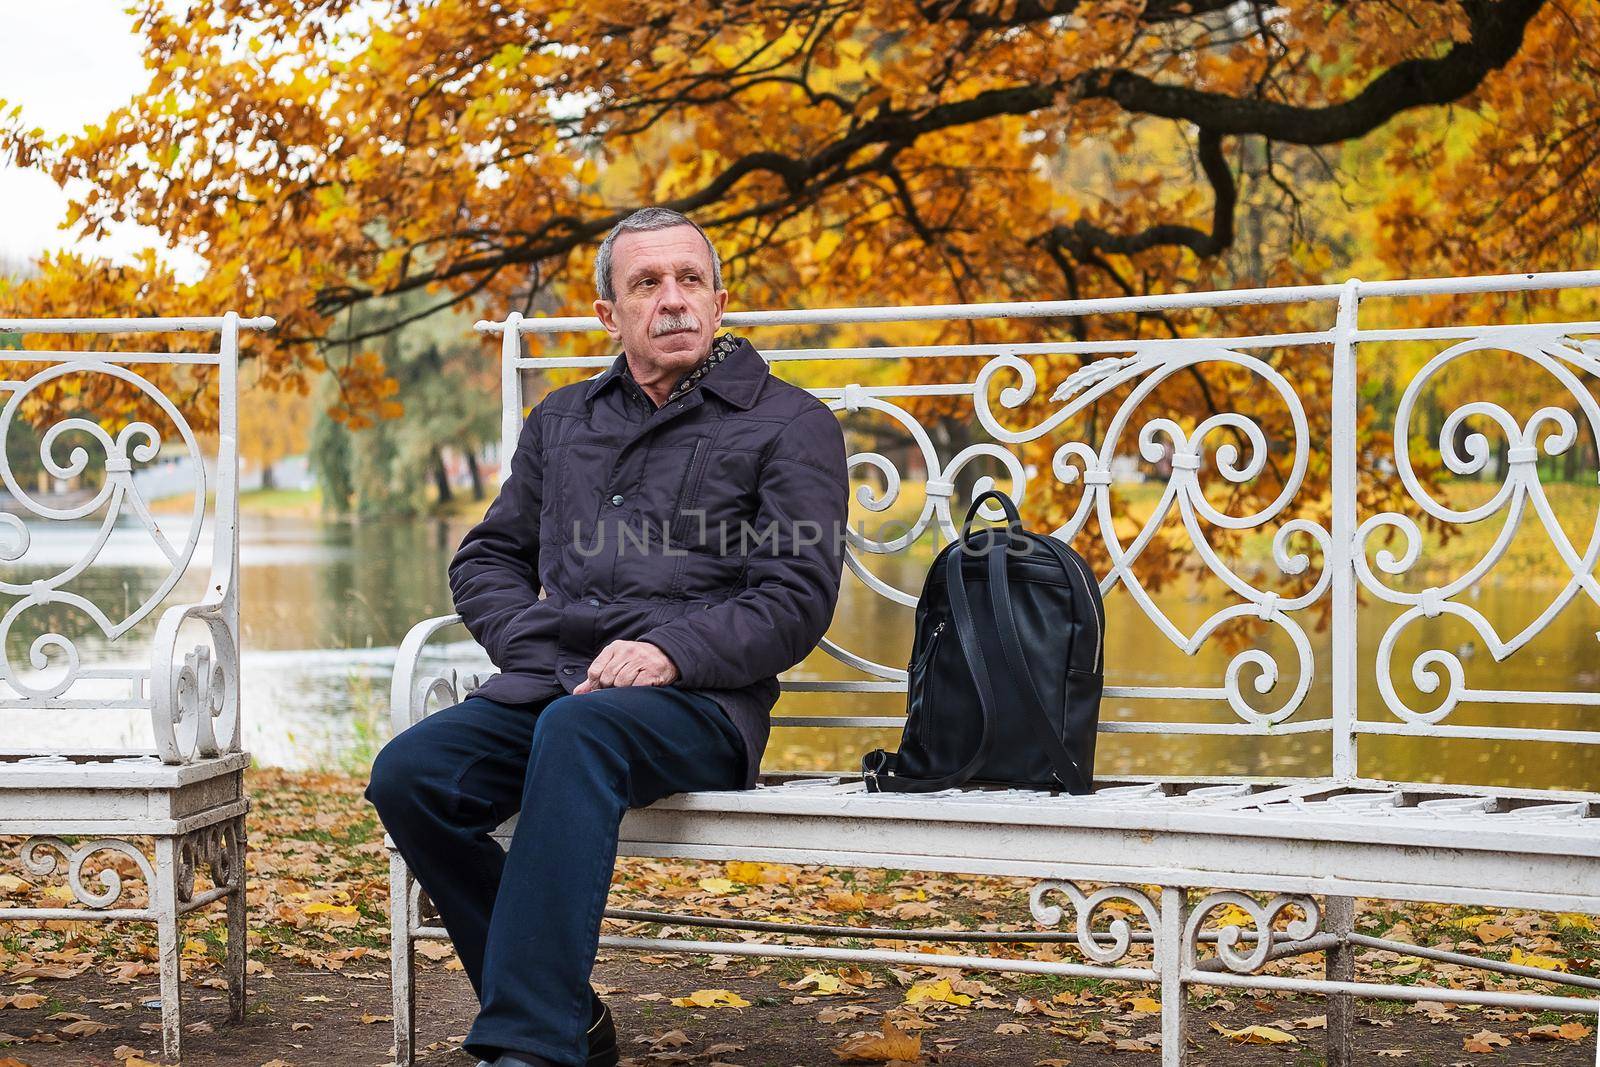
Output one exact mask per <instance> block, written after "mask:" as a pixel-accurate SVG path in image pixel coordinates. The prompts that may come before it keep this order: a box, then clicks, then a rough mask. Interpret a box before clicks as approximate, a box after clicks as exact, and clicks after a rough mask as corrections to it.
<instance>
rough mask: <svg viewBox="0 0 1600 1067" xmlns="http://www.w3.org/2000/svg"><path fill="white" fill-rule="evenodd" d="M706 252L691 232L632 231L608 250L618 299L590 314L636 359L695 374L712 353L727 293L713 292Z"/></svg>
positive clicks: (678, 229)
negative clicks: (597, 317) (694, 370)
mask: <svg viewBox="0 0 1600 1067" xmlns="http://www.w3.org/2000/svg"><path fill="white" fill-rule="evenodd" d="M713 284H714V283H713V275H712V271H711V250H710V249H709V248H707V247H706V242H705V238H703V237H701V236H700V232H699V231H698V230H696V229H695V228H694V227H692V226H673V227H671V228H669V229H665V230H630V231H628V232H626V233H624V234H622V236H620V237H618V238H617V241H616V244H614V245H612V246H611V285H612V288H613V289H614V290H615V291H616V297H617V298H616V299H615V300H596V301H595V303H594V309H595V314H597V315H598V316H600V323H601V325H603V326H604V327H605V328H606V332H607V333H609V334H610V335H611V337H612V339H613V340H617V341H620V342H622V347H623V350H624V351H625V352H627V353H628V355H629V356H631V357H633V358H634V359H640V360H644V361H645V362H647V363H650V364H652V365H654V366H656V367H659V368H661V369H662V370H663V371H683V370H688V369H689V368H690V367H693V366H694V365H695V364H696V363H699V362H700V360H701V359H702V358H704V357H705V355H706V353H707V352H710V351H711V339H712V338H713V337H715V336H716V332H717V328H718V327H719V326H721V325H722V309H723V308H724V307H726V306H727V303H728V293H727V290H725V289H722V290H719V289H715V288H714V287H713Z"/></svg>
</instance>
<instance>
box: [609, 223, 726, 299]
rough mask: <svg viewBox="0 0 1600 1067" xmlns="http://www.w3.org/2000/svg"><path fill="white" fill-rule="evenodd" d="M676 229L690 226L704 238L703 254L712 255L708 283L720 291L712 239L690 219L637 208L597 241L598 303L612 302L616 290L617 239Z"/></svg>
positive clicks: (717, 259)
mask: <svg viewBox="0 0 1600 1067" xmlns="http://www.w3.org/2000/svg"><path fill="white" fill-rule="evenodd" d="M675 226H693V227H694V228H695V232H696V233H698V234H699V235H700V236H701V237H703V238H704V239H705V242H706V251H708V252H710V253H711V283H712V287H713V290H720V289H721V288H722V257H721V256H719V255H717V247H716V245H714V244H712V243H711V238H710V237H709V236H707V234H706V231H704V230H702V229H701V228H700V224H699V223H697V222H695V221H694V220H693V219H691V218H690V217H689V216H687V215H684V214H681V213H679V212H677V211H673V210H672V209H671V208H666V207H645V208H640V209H639V210H638V211H635V212H634V213H633V214H631V215H629V216H628V217H627V218H625V219H623V220H622V221H621V222H619V223H617V224H616V226H614V227H612V229H611V232H610V233H608V234H606V239H605V240H604V241H601V242H600V251H599V252H598V253H597V254H596V255H595V257H594V287H595V291H596V292H598V293H599V294H600V299H601V300H615V299H616V298H617V288H616V286H615V285H613V284H612V278H611V249H612V246H613V245H615V244H616V243H617V238H618V237H620V236H621V235H622V234H625V233H629V232H639V231H642V230H670V229H672V228H673V227H675Z"/></svg>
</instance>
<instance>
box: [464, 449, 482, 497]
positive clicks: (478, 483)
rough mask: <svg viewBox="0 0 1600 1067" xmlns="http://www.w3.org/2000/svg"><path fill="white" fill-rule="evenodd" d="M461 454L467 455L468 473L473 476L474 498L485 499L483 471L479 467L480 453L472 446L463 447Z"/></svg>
mask: <svg viewBox="0 0 1600 1067" xmlns="http://www.w3.org/2000/svg"><path fill="white" fill-rule="evenodd" d="M461 454H462V455H464V456H466V457H467V473H468V474H470V475H471V476H472V499H474V500H482V499H483V471H481V470H479V469H478V455H477V453H475V452H474V451H473V450H472V449H470V448H463V449H462V450H461Z"/></svg>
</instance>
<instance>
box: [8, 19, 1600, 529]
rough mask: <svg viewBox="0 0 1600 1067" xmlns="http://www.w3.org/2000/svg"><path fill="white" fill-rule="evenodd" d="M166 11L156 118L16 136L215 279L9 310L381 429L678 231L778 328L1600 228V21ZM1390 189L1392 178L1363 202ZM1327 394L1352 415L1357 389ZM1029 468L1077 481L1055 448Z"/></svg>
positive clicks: (1420, 266)
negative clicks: (182, 344)
mask: <svg viewBox="0 0 1600 1067" xmlns="http://www.w3.org/2000/svg"><path fill="white" fill-rule="evenodd" d="M135 6H136V28H137V32H138V33H139V34H140V35H141V36H142V37H143V38H144V39H145V41H146V45H147V56H148V64H149V67H150V71H151V82H150V84H149V86H148V88H147V89H146V90H145V91H144V92H142V93H141V94H140V95H139V96H138V97H137V98H136V99H134V100H133V101H131V102H130V104H129V105H128V106H127V107H125V108H122V109H120V110H118V111H117V112H115V113H114V114H112V115H110V116H109V117H108V118H107V120H106V121H105V122H104V123H102V124H100V125H98V126H95V127H93V128H91V129H89V130H88V131H86V132H85V133H84V134H83V135H81V136H77V137H72V138H68V139H66V140H64V141H59V142H55V141H49V140H47V139H45V138H44V137H42V136H40V135H37V134H35V133H34V132H32V131H30V130H28V129H27V123H26V121H25V117H24V116H18V115H12V116H11V117H10V118H9V119H8V120H7V121H8V122H9V124H10V125H9V127H8V128H7V132H6V133H5V134H4V142H3V143H4V144H5V146H6V150H7V152H8V154H9V156H10V157H11V158H12V159H14V160H16V161H19V162H22V163H24V164H28V165H34V166H39V167H43V168H45V169H47V170H48V171H49V172H50V173H51V174H53V175H54V176H55V177H56V178H57V179H58V180H59V181H61V182H63V183H67V182H79V183H82V184H81V188H83V189H84V190H86V191H85V192H84V193H83V195H82V196H81V197H80V198H79V200H78V202H77V203H76V204H75V205H74V208H73V216H72V224H73V225H74V226H75V227H77V228H78V229H79V230H80V231H81V232H82V233H84V234H86V235H88V236H95V235H98V234H100V233H103V232H104V231H105V230H106V228H107V227H109V226H111V225H112V224H114V223H120V222H124V221H132V222H138V223H142V224H144V225H148V226H152V227H154V228H156V229H157V230H158V231H159V232H160V233H161V234H162V235H163V237H164V238H165V239H166V240H168V241H169V242H171V243H173V244H181V245H186V246H189V247H192V248H194V249H195V250H196V251H198V252H199V253H200V254H201V255H203V256H204V257H205V258H206V260H207V262H208V263H209V270H208V272H207V274H206V276H205V278H204V279H203V280H202V281H200V282H199V283H198V284H197V285H196V286H194V287H193V288H192V289H189V290H183V291H180V290H179V289H177V288H175V287H174V286H172V285H170V284H167V283H163V282H152V283H151V284H150V285H149V286H148V287H147V288H146V289H144V290H141V291H139V292H137V293H128V292H119V294H118V295H120V296H122V297H123V298H124V299H122V300H120V301H119V302H116V303H115V304H112V303H108V302H107V301H105V300H103V299H97V297H98V296H100V295H101V294H100V290H101V289H103V286H98V285H97V279H96V276H95V272H94V271H93V270H91V269H87V268H86V267H85V266H84V265H83V264H81V263H76V262H71V261H66V260H57V261H53V262H52V263H49V264H45V265H44V267H43V270H42V272H41V274H40V275H39V276H38V277H36V278H34V279H31V280H29V281H26V282H23V283H20V284H17V285H14V286H13V287H12V288H11V289H10V290H8V291H7V292H6V293H5V294H4V299H5V300H6V302H7V303H8V304H14V305H17V306H20V307H26V308H40V309H48V308H50V307H64V306H74V307H81V306H84V305H85V304H90V305H92V306H95V307H97V308H99V309H104V310H112V309H113V308H115V309H116V310H127V311H140V312H157V311H161V310H171V309H173V308H175V307H177V306H182V307H184V308H185V309H188V308H192V307H193V306H195V305H197V304H199V305H212V306H225V305H226V306H241V307H243V308H244V309H245V310H249V311H264V312H270V313H272V314H274V315H276V316H277V317H278V318H279V320H280V322H281V323H282V325H281V326H280V328H279V330H278V331H277V333H276V334H274V335H273V336H272V337H271V338H270V339H268V340H267V341H266V342H265V344H264V345H263V344H259V343H258V344H257V345H255V346H254V347H255V348H256V349H257V350H265V351H267V353H268V354H267V357H266V363H267V367H268V369H269V370H268V372H269V373H270V374H276V375H282V376H285V377H293V376H296V375H300V374H303V373H305V372H306V371H316V370H320V369H321V368H322V367H323V366H324V363H325V362H326V363H327V364H328V365H329V366H331V368H332V369H333V371H334V372H335V373H336V375H337V376H338V378H339V381H340V383H341V388H340V389H339V391H338V402H337V403H336V404H335V410H336V411H337V412H338V413H340V414H341V415H344V416H353V417H362V418H364V417H368V416H369V415H371V414H372V413H374V412H376V411H378V410H379V408H380V406H381V404H382V403H383V402H384V400H385V398H386V397H387V395H388V393H389V392H391V391H392V382H389V381H388V377H389V374H390V372H391V370H392V369H386V368H385V367H384V365H383V363H382V361H381V359H379V358H377V356H376V347H375V346H373V345H369V346H367V347H363V345H362V342H371V341H375V339H376V338H377V337H379V336H381V335H382V334H384V333H386V332H388V331H391V330H393V329H395V328H397V327H400V326H402V325H404V324H405V323H407V322H409V321H412V320H413V319H415V318H416V317H419V316H426V315H428V314H430V313H431V312H434V311H436V310H437V309H443V308H448V307H452V306H459V305H465V304H467V303H469V302H473V301H481V302H483V303H484V304H485V305H486V306H489V307H494V308H502V309H511V308H522V307H530V306H532V304H533V303H534V302H536V301H546V302H548V303H549V304H551V305H556V306H562V307H566V308H572V307H582V306H585V305H586V304H587V301H588V300H589V299H590V297H591V293H590V292H589V285H588V282H587V274H588V271H589V268H590V265H591V262H592V255H593V250H594V247H595V245H596V243H597V240H598V238H599V237H600V236H601V235H602V234H603V233H605V232H606V230H607V229H609V228H610V227H611V226H612V225H613V224H614V223H615V222H616V221H617V220H618V219H620V218H621V217H623V216H624V215H625V214H626V213H627V212H629V211H630V210H632V209H634V208H636V207H638V206H640V205H643V204H649V203H660V204H667V205H669V206H672V207H676V208H678V209H680V210H684V211H687V212H691V213H693V214H694V215H695V217H696V218H697V219H698V220H700V221H701V222H703V223H704V224H705V225H706V226H707V227H708V228H709V229H710V230H711V231H712V233H713V235H714V236H715V238H716V239H717V240H718V241H719V243H720V244H721V246H722V247H724V248H725V249H726V250H727V253H728V260H729V274H730V281H731V283H732V284H733V285H734V286H735V287H736V289H737V293H738V297H739V300H740V303H741V305H743V306H758V307H759V306H796V305H819V304H860V303H874V302H908V301H915V302H927V301H945V300H965V299H982V300H993V299H1007V298H1030V299H1033V298H1040V297H1053V296H1089V295H1103V294H1121V293H1141V292H1147V291H1176V290H1184V289H1195V288H1211V287H1217V286H1227V285H1232V284H1239V283H1243V284H1285V283H1293V282H1299V281H1304V280H1307V279H1313V280H1319V281H1320V280H1324V279H1325V278H1327V277H1329V276H1330V275H1332V274H1335V272H1339V271H1344V270H1359V271H1362V272H1367V273H1370V274H1373V275H1390V276H1392V275H1394V274H1398V273H1408V274H1452V273H1480V272H1481V273H1490V272H1499V271H1503V270H1507V269H1515V270H1527V269H1538V268H1563V267H1569V266H1571V265H1573V264H1581V263H1583V262H1586V261H1589V260H1592V258H1593V256H1594V253H1595V249H1596V236H1597V233H1600V227H1597V221H1600V220H1597V214H1600V208H1597V206H1596V205H1597V203H1600V197H1597V196H1596V188H1595V177H1594V174H1595V172H1596V168H1594V167H1593V166H1591V165H1590V163H1591V162H1592V160H1593V159H1594V158H1595V157H1596V155H1597V154H1600V70H1597V64H1600V58H1597V56H1600V53H1597V51H1596V49H1595V48H1594V42H1595V41H1597V40H1600V11H1597V9H1596V7H1595V5H1594V4H1593V2H1592V0H1444V2H1430V3H1416V2H1410V0H1400V2H1382V3H1380V2H1376V0H1344V2H1338V3H1328V4H1307V5H1291V6H1287V7H1285V6H1280V5H1275V4H1269V3H1265V2H1261V0H734V2H731V3H726V4H715V5H703V4H702V5H683V4H677V3H667V2H663V0H592V2H587V3H581V4H580V3H576V2H574V0H544V2H541V3H533V2H528V0H436V2H432V3H417V2H410V0H391V2H389V3H387V4H381V3H380V4H356V3H354V2H353V0H190V2H188V3H183V4H173V3H168V2H164V0H142V2H140V3H138V4H136V5H135ZM1358 163H1359V164H1360V166H1362V167H1364V168H1365V169H1366V170H1367V171H1368V172H1369V174H1370V173H1372V172H1375V173H1376V176H1377V178H1378V180H1377V181H1376V182H1370V181H1369V182H1367V183H1364V184H1360V185H1357V184H1356V183H1355V182H1354V181H1352V180H1351V175H1352V173H1354V171H1355V169H1356V165H1357V164H1358ZM407 294H420V295H421V296H423V297H425V298H426V299H425V300H424V301H423V302H422V304H423V306H421V307H420V308H418V309H417V310H415V311H407V312H406V313H404V314H387V315H375V314H365V315H364V316H363V321H365V322H367V323H368V325H367V326H366V327H365V328H364V329H363V330H362V331H361V332H360V333H358V334H356V335H354V336H351V337H342V336H341V340H342V341H345V342H348V343H342V344H340V345H338V346H335V347H334V348H333V349H331V350H330V349H326V348H324V347H322V342H323V341H324V340H325V339H327V338H328V337H330V336H335V335H338V324H339V323H340V322H341V321H342V316H344V315H345V314H346V313H347V312H348V311H349V310H350V309H352V308H362V307H367V308H377V307H394V306H395V305H394V304H393V303H392V301H394V300H395V299H396V298H397V297H400V296H403V295H407ZM1206 325H1207V323H1206V322H1205V321H1204V319H1203V317H1201V318H1194V319H1190V320H1180V319H1178V318H1175V317H1162V316H1150V317H1145V318H1139V319H1135V320H1131V321H1130V320H1128V319H1126V318H1125V317H1124V318H1119V319H1118V320H1116V321H1109V320H1098V321H1096V320H1090V321H1083V322H1078V323H1075V324H1073V326H1072V329H1074V330H1075V331H1077V333H1078V335H1079V336H1081V337H1090V336H1097V335H1101V334H1111V333H1119V334H1124V335H1125V334H1127V333H1129V332H1135V333H1140V334H1157V335H1160V334H1171V333H1181V332H1184V331H1188V330H1195V329H1202V328H1205V327H1206ZM1231 325H1232V329H1231V331H1230V332H1235V333H1237V332H1243V331H1247V330H1252V329H1263V330H1265V329H1275V328H1282V327H1284V326H1286V325H1292V323H1286V322H1285V321H1283V317H1282V313H1281V312H1272V311H1257V312H1255V313H1254V314H1253V316H1252V315H1242V316H1236V317H1235V319H1233V320H1231ZM1015 329H1020V328H1014V327H1004V328H1002V327H986V328H985V330H986V331H987V332H983V331H980V332H979V333H977V334H976V336H979V337H980V338H981V337H991V338H992V337H1006V336H1016V334H1015V333H1007V332H1006V331H1007V330H1015ZM330 351H331V352H332V354H331V355H330V354H328V353H329V352H330ZM1066 369H1071V368H1066ZM1063 374H1064V370H1063V369H1062V368H1060V367H1053V368H1052V369H1051V371H1050V376H1049V377H1050V380H1053V381H1058V380H1059V379H1060V378H1061V377H1062V376H1063ZM1255 384H1257V383H1253V382H1250V381H1247V380H1243V379H1242V378H1241V376H1237V375H1233V376H1230V375H1229V374H1228V373H1227V372H1225V371H1218V372H1216V373H1211V372H1210V371H1207V372H1205V373H1199V372H1197V373H1195V374H1193V375H1191V376H1190V377H1189V378H1188V379H1186V380H1185V381H1183V382H1176V383H1174V386H1173V392H1172V396H1171V397H1170V398H1169V400H1170V402H1171V403H1173V404H1176V405H1177V406H1178V407H1179V410H1182V411H1187V412H1191V413H1193V414H1194V416H1195V417H1196V419H1198V418H1202V417H1204V415H1205V414H1206V413H1207V412H1210V411H1216V410H1228V409H1230V405H1233V406H1235V407H1236V406H1237V405H1239V404H1242V403H1246V402H1248V393H1249V390H1250V389H1252V388H1253V387H1254V386H1255ZM1297 386H1298V387H1299V388H1301V389H1302V390H1303V391H1304V393H1305V395H1306V397H1307V406H1308V408H1309V409H1310V410H1311V411H1312V412H1313V414H1314V415H1315V414H1316V413H1317V412H1321V411H1323V410H1325V407H1326V404H1325V401H1326V397H1327V388H1328V382H1327V380H1326V375H1325V374H1319V373H1317V372H1316V371H1315V370H1308V371H1307V372H1306V373H1305V375H1304V376H1303V377H1302V378H1301V379H1299V380H1297ZM1048 395H1049V390H1048V389H1046V390H1042V391H1041V393H1040V395H1039V396H1038V397H1037V398H1036V400H1035V404H1036V406H1037V407H1038V408H1044V407H1048V402H1047V401H1046V400H1045V397H1047V396H1048ZM1035 413H1036V412H1035ZM926 414H927V415H928V416H929V417H930V418H932V419H939V418H940V417H941V415H942V416H943V417H945V418H946V419H947V421H949V422H950V424H952V425H954V424H957V423H959V422H960V421H961V419H962V417H963V416H962V413H961V412H960V411H958V410H957V409H956V408H954V407H951V408H950V409H949V410H948V411H944V412H941V411H940V410H939V409H938V408H937V407H936V406H930V410H929V411H928V412H926ZM1021 414H1024V415H1025V414H1027V412H1023V413H1021ZM1318 417H1320V416H1318ZM1364 417H1365V418H1367V419H1368V424H1367V425H1366V426H1365V430H1366V431H1367V432H1369V433H1371V434H1372V435H1375V436H1376V437H1381V430H1380V429H1379V428H1378V427H1377V425H1376V423H1374V422H1372V416H1371V413H1370V411H1369V412H1367V413H1366V415H1364ZM966 421H967V422H970V415H967V416H966ZM1268 428H1269V430H1274V431H1280V432H1281V431H1282V430H1284V429H1285V424H1284V423H1283V421H1282V419H1281V418H1280V419H1279V421H1278V422H1276V423H1275V424H1273V425H1270V426H1269V427H1268ZM1313 431H1314V432H1315V433H1317V439H1319V440H1320V439H1322V433H1323V431H1325V427H1324V426H1322V425H1320V424H1319V425H1316V426H1314V427H1313ZM1029 458H1030V460H1031V461H1033V462H1036V463H1037V462H1038V461H1039V460H1040V459H1041V458H1042V459H1043V460H1044V461H1045V462H1044V464H1041V466H1042V469H1046V470H1048V469H1049V468H1048V466H1047V463H1048V458H1049V446H1048V443H1041V447H1040V449H1038V450H1036V451H1035V454H1034V455H1032V456H1030V457H1029ZM1275 476H1281V472H1280V471H1278V470H1277V468H1276V467H1275V466H1273V465H1269V470H1268V472H1267V474H1266V475H1265V476H1264V479H1263V480H1262V482H1261V484H1260V485H1259V486H1255V487H1244V488H1242V489H1241V490H1240V494H1242V497H1243V499H1242V500H1240V501H1236V502H1238V503H1242V504H1244V505H1248V504H1249V503H1250V502H1251V500H1254V501H1255V502H1256V503H1260V502H1261V501H1262V500H1265V499H1270V497H1271V496H1272V494H1273V493H1275V492H1276V490H1277V486H1275V485H1273V484H1272V478H1273V477H1275ZM1312 477H1313V479H1323V480H1325V477H1326V471H1325V470H1313V472H1312ZM1364 491H1365V492H1367V493H1368V495H1369V499H1368V500H1367V502H1366V503H1367V504H1369V505H1370V506H1372V507H1385V506H1391V505H1393V504H1394V503H1395V501H1394V500H1393V499H1391V498H1390V497H1388V496H1386V495H1385V494H1386V492H1387V491H1386V490H1384V489H1383V488H1382V487H1378V486H1368V487H1364ZM1050 492H1051V490H1050V489H1048V488H1047V489H1046V495H1045V498H1044V501H1043V502H1044V503H1046V504H1048V505H1050V507H1051V510H1052V511H1053V512H1054V513H1055V514H1056V515H1058V516H1059V515H1060V514H1063V513H1064V512H1065V510H1066V508H1067V507H1068V506H1069V501H1068V500H1067V499H1066V498H1061V499H1057V498H1056V497H1053V496H1051V495H1050ZM1224 536H1226V535H1224Z"/></svg>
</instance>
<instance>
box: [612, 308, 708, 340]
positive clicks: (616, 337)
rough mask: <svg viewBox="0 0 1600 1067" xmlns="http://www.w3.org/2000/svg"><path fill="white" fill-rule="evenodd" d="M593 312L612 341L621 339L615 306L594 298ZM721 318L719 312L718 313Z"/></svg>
mask: <svg viewBox="0 0 1600 1067" xmlns="http://www.w3.org/2000/svg"><path fill="white" fill-rule="evenodd" d="M594 313H595V315H597V316H598V317H599V319H600V325H602V326H604V327H605V328H606V333H608V334H610V335H611V339H612V340H613V341H620V340H621V339H622V329H621V327H619V326H618V325H617V306H616V305H615V304H613V303H612V302H611V301H609V300H596V301H595V302H594ZM718 318H719V319H720V318H721V314H720V313H719V314H718Z"/></svg>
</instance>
